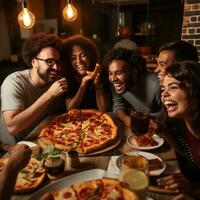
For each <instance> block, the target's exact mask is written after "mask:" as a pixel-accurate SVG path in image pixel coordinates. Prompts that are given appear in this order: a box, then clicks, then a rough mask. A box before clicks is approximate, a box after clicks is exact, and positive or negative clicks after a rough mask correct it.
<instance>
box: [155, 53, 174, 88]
mask: <svg viewBox="0 0 200 200" xmlns="http://www.w3.org/2000/svg"><path fill="white" fill-rule="evenodd" d="M173 62H174V53H173V51H169V50H163V51H161V52H160V53H159V55H158V58H157V67H156V69H155V73H156V74H157V76H158V78H159V80H160V83H161V84H162V82H163V78H164V76H165V69H166V68H167V67H168V66H169V65H171V64H172V63H173Z"/></svg>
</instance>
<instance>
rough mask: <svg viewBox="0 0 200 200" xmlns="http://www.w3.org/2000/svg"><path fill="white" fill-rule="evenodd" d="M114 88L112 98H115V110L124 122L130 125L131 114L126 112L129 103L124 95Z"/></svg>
mask: <svg viewBox="0 0 200 200" xmlns="http://www.w3.org/2000/svg"><path fill="white" fill-rule="evenodd" d="M111 90H112V100H113V112H114V113H115V114H116V116H117V117H118V118H119V119H120V120H122V121H123V122H124V124H125V125H126V126H128V127H130V116H129V115H127V114H126V109H127V104H126V102H125V100H124V99H123V97H121V96H120V95H118V94H117V93H115V91H114V89H113V88H112V87H111Z"/></svg>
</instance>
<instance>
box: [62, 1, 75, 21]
mask: <svg viewBox="0 0 200 200" xmlns="http://www.w3.org/2000/svg"><path fill="white" fill-rule="evenodd" d="M63 17H64V18H65V20H66V21H68V22H72V21H75V20H76V18H77V17H78V12H77V9H76V8H75V7H74V6H73V5H72V3H71V1H70V0H67V5H66V6H65V7H64V9H63Z"/></svg>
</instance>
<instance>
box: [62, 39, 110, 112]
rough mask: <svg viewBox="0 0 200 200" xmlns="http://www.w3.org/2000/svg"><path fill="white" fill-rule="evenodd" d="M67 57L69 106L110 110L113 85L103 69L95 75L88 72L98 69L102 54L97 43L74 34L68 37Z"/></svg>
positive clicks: (66, 44) (65, 41)
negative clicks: (109, 82) (96, 67)
mask: <svg viewBox="0 0 200 200" xmlns="http://www.w3.org/2000/svg"><path fill="white" fill-rule="evenodd" d="M63 42H64V47H65V48H64V56H63V57H65V58H66V62H65V64H66V73H67V78H68V80H69V91H68V93H67V96H66V107H67V109H68V110H70V109H73V108H94V109H98V110H100V111H101V112H106V111H108V110H109V103H110V102H111V100H109V99H111V98H109V91H107V90H108V89H109V85H108V83H107V82H106V80H108V79H107V77H106V74H105V73H104V71H103V69H101V71H98V73H97V74H95V76H93V75H91V74H87V71H94V69H95V66H96V63H100V53H99V51H98V49H97V46H96V44H95V43H94V42H93V41H92V40H90V39H89V38H87V37H85V36H82V35H73V36H70V37H68V38H66V39H64V41H63Z"/></svg>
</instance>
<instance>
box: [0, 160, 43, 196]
mask: <svg viewBox="0 0 200 200" xmlns="http://www.w3.org/2000/svg"><path fill="white" fill-rule="evenodd" d="M7 161H8V158H3V159H0V175H1V171H2V169H3V167H4V166H5V165H6V163H7ZM45 174H46V170H45V169H44V168H43V167H42V166H41V164H40V162H39V161H38V160H36V159H35V158H31V159H30V161H29V163H28V164H27V166H26V167H25V168H23V169H22V170H20V171H19V173H18V175H17V180H16V184H15V193H20V192H28V191H31V190H33V189H35V188H37V187H38V186H39V185H40V184H41V183H42V181H43V180H44V177H45Z"/></svg>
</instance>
